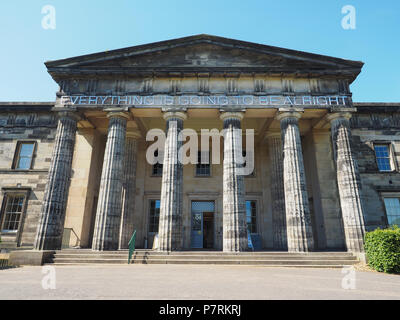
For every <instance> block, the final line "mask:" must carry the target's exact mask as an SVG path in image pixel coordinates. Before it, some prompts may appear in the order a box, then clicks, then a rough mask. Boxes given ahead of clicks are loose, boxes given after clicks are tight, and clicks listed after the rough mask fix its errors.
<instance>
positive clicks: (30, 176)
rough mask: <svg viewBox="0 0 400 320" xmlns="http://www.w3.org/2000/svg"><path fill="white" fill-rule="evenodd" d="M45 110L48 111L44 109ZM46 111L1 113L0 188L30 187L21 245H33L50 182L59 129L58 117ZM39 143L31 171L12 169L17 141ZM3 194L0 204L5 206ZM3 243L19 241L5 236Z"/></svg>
mask: <svg viewBox="0 0 400 320" xmlns="http://www.w3.org/2000/svg"><path fill="white" fill-rule="evenodd" d="M45 109H46V108H45ZM47 109H48V110H47V111H43V112H29V110H21V111H20V112H18V113H16V112H2V110H0V188H15V189H17V185H19V184H20V185H21V188H31V192H30V193H29V199H28V202H27V207H26V213H25V215H24V217H23V219H22V221H21V229H20V230H21V232H20V236H19V245H21V246H32V245H33V242H34V239H35V235H36V228H37V224H38V219H39V215H40V210H41V205H42V199H43V195H44V189H45V185H46V181H47V172H48V169H49V165H50V161H51V154H52V150H53V142H54V138H55V134H56V129H57V122H56V118H55V117H54V115H53V114H51V113H50V112H49V108H47ZM21 140H28V141H36V151H35V155H34V158H33V162H32V169H31V170H14V169H12V165H13V161H14V156H15V152H16V147H17V143H18V141H21ZM3 198H4V192H2V193H1V196H0V201H1V202H0V203H3ZM2 240H3V241H7V240H10V241H16V240H17V239H15V237H14V238H13V237H5V236H2Z"/></svg>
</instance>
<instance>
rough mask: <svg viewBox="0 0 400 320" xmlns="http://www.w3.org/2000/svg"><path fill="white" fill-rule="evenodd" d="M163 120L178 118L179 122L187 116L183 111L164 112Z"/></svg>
mask: <svg viewBox="0 0 400 320" xmlns="http://www.w3.org/2000/svg"><path fill="white" fill-rule="evenodd" d="M163 118H164V120H166V121H168V120H169V119H171V118H178V119H181V120H186V119H187V115H186V112H185V111H165V112H164V114H163Z"/></svg>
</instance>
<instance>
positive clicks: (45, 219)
mask: <svg viewBox="0 0 400 320" xmlns="http://www.w3.org/2000/svg"><path fill="white" fill-rule="evenodd" d="M58 116H59V120H58V126H57V134H56V138H55V141H54V147H53V154H52V157H51V163H50V169H49V174H48V178H47V183H46V188H45V192H44V197H43V203H42V210H41V213H40V220H39V225H38V229H37V232H36V238H35V245H34V247H35V249H37V250H57V249H61V243H62V236H63V231H64V221H65V209H66V207H67V199H68V190H69V184H70V178H71V165H72V156H73V153H74V146H75V135H76V126H77V120H78V115H77V114H75V113H73V112H67V111H65V112H60V113H59V114H58Z"/></svg>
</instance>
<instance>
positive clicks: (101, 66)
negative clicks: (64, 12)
mask: <svg viewBox="0 0 400 320" xmlns="http://www.w3.org/2000/svg"><path fill="white" fill-rule="evenodd" d="M362 65H363V63H362V62H359V61H351V60H344V59H339V58H333V57H328V56H322V55H318V54H312V53H307V52H301V51H296V50H289V49H284V48H278V47H272V46H267V45H262V44H256V43H251V42H244V41H239V40H233V39H227V38H222V37H216V36H210V35H197V36H191V37H186V38H179V39H173V40H168V41H162V42H155V43H150V44H146V45H140V46H135V47H129V48H124V49H119V50H113V51H108V52H101V53H96V54H90V55H85V56H80V57H75V58H69V59H63V60H57V61H50V62H47V63H46V66H47V68H48V70H49V72H50V73H51V74H52V75H53V76H54V75H55V74H57V73H59V72H62V73H64V74H65V73H66V72H68V71H71V72H74V73H75V74H76V72H82V73H90V72H97V73H99V72H100V73H106V72H122V71H123V72H125V73H129V72H132V73H134V72H139V71H151V72H163V71H164V72H203V71H204V72H215V71H217V72H233V71H234V72H253V73H254V72H256V73H257V72H260V73H307V72H309V73H313V72H317V73H320V74H324V73H328V74H334V73H336V72H337V73H341V74H345V75H346V74H347V75H348V76H349V78H352V77H354V78H355V77H356V76H357V75H358V73H359V72H360V70H361V67H362Z"/></svg>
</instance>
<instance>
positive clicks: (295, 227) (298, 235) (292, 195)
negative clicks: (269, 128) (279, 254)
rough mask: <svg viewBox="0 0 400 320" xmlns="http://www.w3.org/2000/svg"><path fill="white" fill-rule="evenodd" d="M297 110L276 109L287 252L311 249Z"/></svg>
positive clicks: (309, 222) (310, 231)
mask: <svg viewBox="0 0 400 320" xmlns="http://www.w3.org/2000/svg"><path fill="white" fill-rule="evenodd" d="M300 117H301V113H299V112H280V113H279V114H278V116H277V119H278V120H279V121H280V123H281V133H282V144H283V182H284V190H285V210H286V227H287V242H288V251H289V252H307V251H310V250H313V246H314V244H313V235H312V229H311V228H312V227H311V216H310V208H309V205H308V195H307V187H306V177H305V172H304V162H303V153H302V149H301V139H300V131H299V125H298V119H299V118H300Z"/></svg>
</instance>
